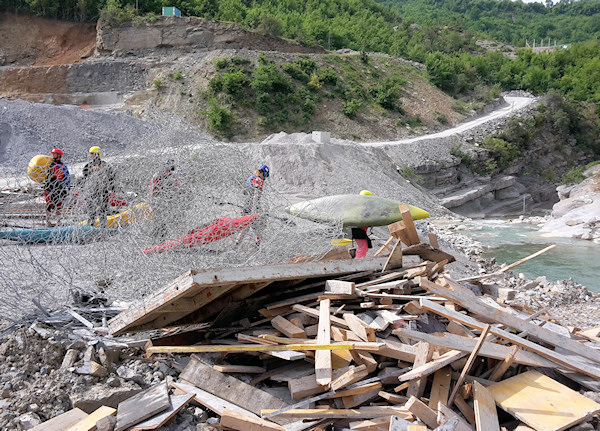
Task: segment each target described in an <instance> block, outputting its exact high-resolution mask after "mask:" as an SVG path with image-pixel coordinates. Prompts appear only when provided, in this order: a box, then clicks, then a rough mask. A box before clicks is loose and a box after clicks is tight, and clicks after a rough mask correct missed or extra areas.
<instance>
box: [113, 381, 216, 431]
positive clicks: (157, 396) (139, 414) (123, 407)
mask: <svg viewBox="0 0 600 431" xmlns="http://www.w3.org/2000/svg"><path fill="white" fill-rule="evenodd" d="M215 372H216V371H215ZM170 405H171V403H170V402H169V392H168V389H167V383H166V382H165V383H161V384H158V385H156V386H152V387H150V388H148V389H146V390H144V391H142V392H140V393H138V394H136V395H134V396H132V397H131V398H128V399H126V400H125V401H122V402H120V403H119V407H118V408H117V423H116V424H115V431H122V430H124V429H126V428H128V427H130V426H132V425H135V424H137V423H139V422H141V421H143V420H144V419H147V418H149V417H150V416H154V415H155V414H157V413H159V412H162V411H163V410H166V409H168V408H169V406H170Z"/></svg>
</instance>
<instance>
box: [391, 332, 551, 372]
mask: <svg viewBox="0 0 600 431" xmlns="http://www.w3.org/2000/svg"><path fill="white" fill-rule="evenodd" d="M482 325H483V324H482ZM393 333H394V334H397V335H403V336H404V337H407V338H410V339H412V340H418V341H426V342H428V343H430V344H433V345H435V346H440V347H445V348H448V349H455V350H460V351H461V352H472V351H473V349H474V348H475V345H476V344H477V340H474V339H472V338H468V337H462V336H459V335H454V334H450V333H444V334H443V335H433V334H426V333H424V332H419V331H411V330H410V329H404V328H400V329H395V330H394V331H393ZM511 351H512V347H509V346H503V345H501V344H496V343H492V342H484V343H483V346H481V349H480V350H479V354H480V355H481V356H485V357H486V358H493V359H498V360H503V359H504V358H506V357H507V356H508V355H510V353H511ZM515 363H517V364H523V365H528V366H530V367H549V368H553V367H555V366H556V364H555V363H554V362H552V361H550V360H548V359H546V358H544V357H542V356H540V355H538V354H536V353H533V352H529V351H526V350H519V351H518V352H517V354H516V356H515Z"/></svg>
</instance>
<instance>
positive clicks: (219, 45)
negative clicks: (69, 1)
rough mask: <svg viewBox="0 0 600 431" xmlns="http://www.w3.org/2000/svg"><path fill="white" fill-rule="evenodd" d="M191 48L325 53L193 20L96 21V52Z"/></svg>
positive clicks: (192, 18) (167, 18)
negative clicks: (120, 22)
mask: <svg viewBox="0 0 600 431" xmlns="http://www.w3.org/2000/svg"><path fill="white" fill-rule="evenodd" d="M157 48H190V49H198V50H202V49H204V50H215V49H250V50H261V51H279V52H295V53H324V52H325V50H324V49H322V48H320V47H306V46H303V45H300V44H298V43H295V42H292V41H285V40H282V39H276V38H273V37H270V36H265V35H261V34H258V33H253V32H249V31H247V30H244V29H243V28H241V27H240V26H239V25H237V24H224V23H216V22H212V21H206V20H204V19H202V18H194V17H175V16H164V17H160V18H159V19H158V20H157V21H156V22H153V23H141V24H137V23H128V24H124V25H121V26H118V27H113V26H110V25H108V24H107V23H106V22H104V21H102V20H99V21H98V24H97V26H96V49H97V50H98V51H99V52H102V53H106V52H122V51H138V50H152V49H157Z"/></svg>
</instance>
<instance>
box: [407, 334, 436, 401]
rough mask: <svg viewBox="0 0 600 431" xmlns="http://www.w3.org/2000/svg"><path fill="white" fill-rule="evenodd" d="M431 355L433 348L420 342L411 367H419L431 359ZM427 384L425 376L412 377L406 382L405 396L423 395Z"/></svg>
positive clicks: (417, 396) (418, 396) (419, 396)
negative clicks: (412, 378)
mask: <svg viewBox="0 0 600 431" xmlns="http://www.w3.org/2000/svg"><path fill="white" fill-rule="evenodd" d="M432 355H433V349H432V348H431V346H430V345H429V343H425V342H420V343H419V344H418V345H417V353H416V354H415V362H414V364H413V368H417V367H420V366H421V365H424V364H426V363H428V362H429V361H430V360H431V357H432ZM426 384H427V376H425V377H422V378H420V379H414V380H411V381H410V382H408V388H407V389H406V396H407V397H409V398H410V397H412V396H414V397H416V398H421V397H422V396H423V392H425V385H426Z"/></svg>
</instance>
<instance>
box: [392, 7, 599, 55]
mask: <svg viewBox="0 0 600 431" xmlns="http://www.w3.org/2000/svg"><path fill="white" fill-rule="evenodd" d="M381 3H382V4H384V5H387V6H389V7H390V8H391V9H393V10H394V11H396V12H398V13H399V14H400V15H401V16H402V17H403V19H405V20H410V21H414V22H416V23H418V24H419V25H422V26H434V27H442V26H444V25H449V24H452V27H453V28H457V29H463V30H465V31H468V32H470V33H474V34H477V35H481V36H483V37H485V38H487V39H491V40H497V41H500V42H504V43H508V44H511V45H515V46H525V40H526V39H527V40H528V41H529V43H530V44H533V40H534V39H535V40H536V41H537V44H538V45H539V44H540V41H541V40H542V39H544V45H548V44H549V43H548V41H549V40H550V41H551V44H554V41H555V40H556V41H557V43H558V44H565V43H573V42H583V41H586V40H590V39H596V38H597V37H598V36H600V22H599V21H598V14H600V3H599V2H598V1H597V0H578V1H571V0H561V1H559V2H557V3H556V4H555V5H553V6H551V5H552V2H551V1H550V2H548V1H547V2H546V6H545V5H543V4H542V3H523V2H521V1H510V0H444V1H439V0H410V1H400V0H385V1H381Z"/></svg>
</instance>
